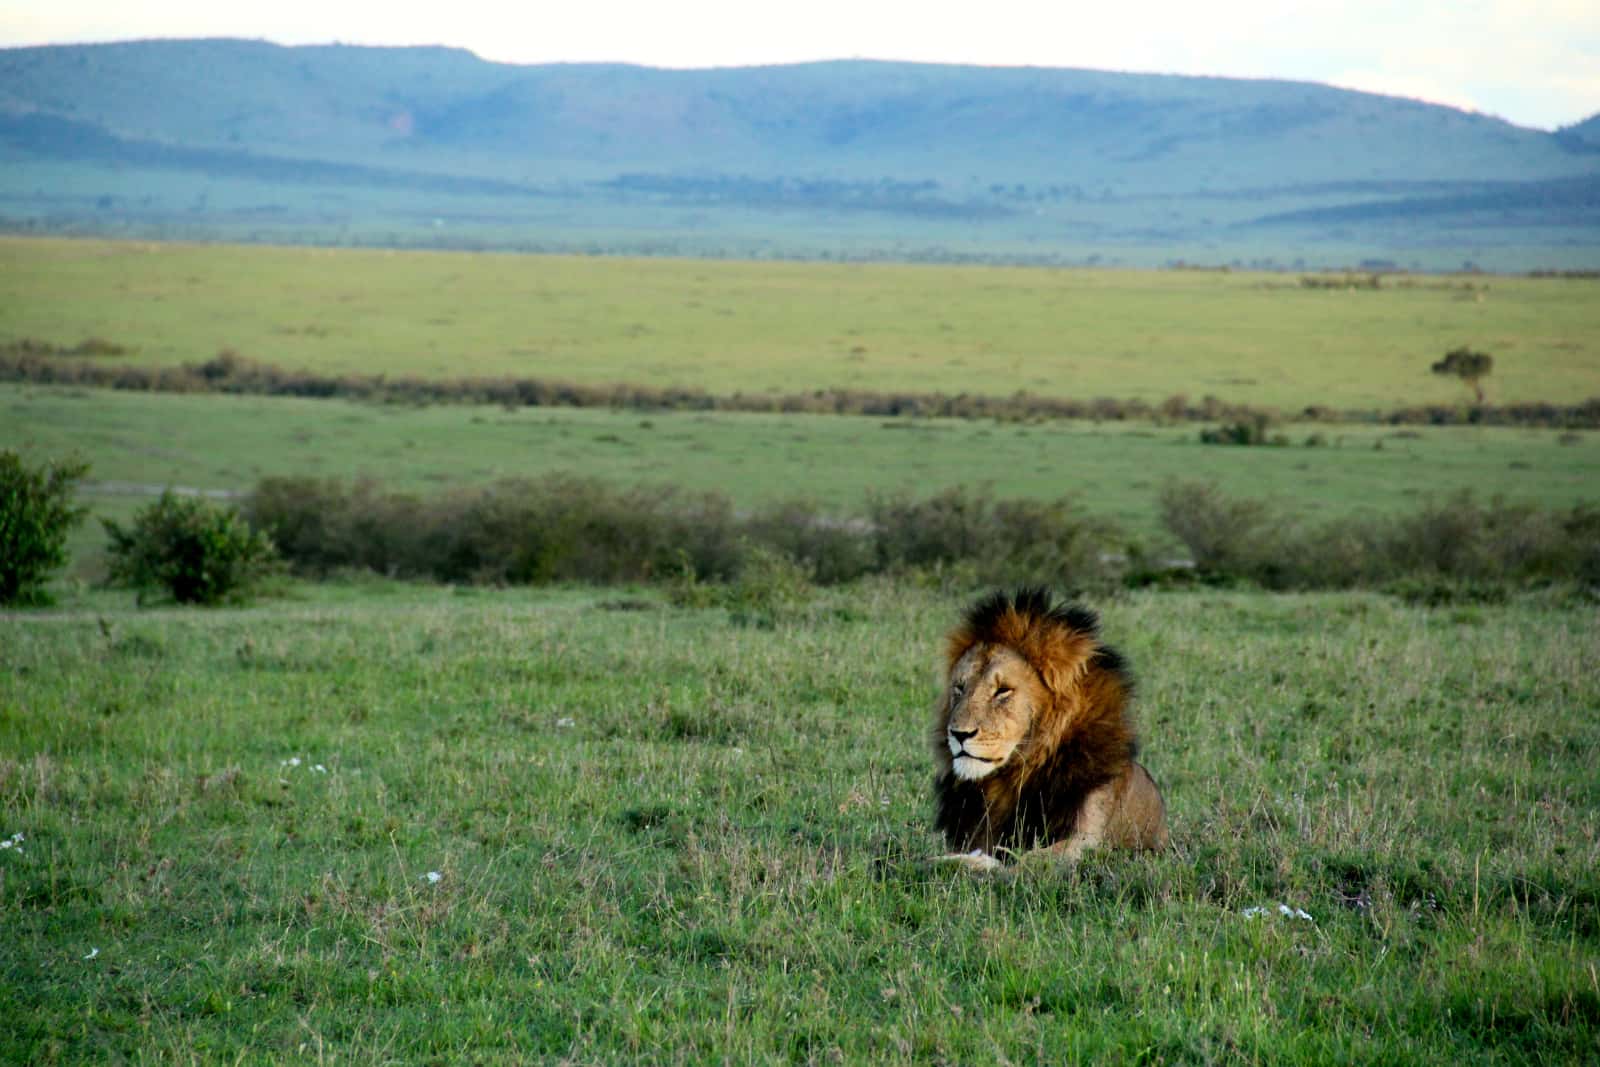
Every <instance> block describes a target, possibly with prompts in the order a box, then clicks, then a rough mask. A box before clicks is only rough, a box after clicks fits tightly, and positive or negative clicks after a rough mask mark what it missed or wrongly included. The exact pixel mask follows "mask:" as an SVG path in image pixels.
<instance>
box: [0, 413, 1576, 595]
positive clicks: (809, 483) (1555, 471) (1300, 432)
mask: <svg viewBox="0 0 1600 1067" xmlns="http://www.w3.org/2000/svg"><path fill="white" fill-rule="evenodd" d="M0 422H3V424H4V428H3V429H0V445H10V446H21V447H23V448H24V449H25V450H26V451H27V452H28V453H29V455H30V456H34V457H35V458H42V457H47V456H60V455H66V454H69V453H72V452H77V453H79V454H81V455H82V456H84V457H85V458H86V459H88V460H89V461H90V462H91V464H92V470H91V472H90V478H91V479H93V480H95V481H97V482H99V483H102V484H104V485H107V486H108V487H114V486H112V483H127V487H130V488H136V487H140V486H142V487H146V490H147V491H159V488H160V487H161V486H165V485H169V484H170V485H179V486H191V487H196V488H202V489H222V490H235V491H243V490H248V489H249V488H250V487H252V486H253V485H254V484H255V483H256V481H257V480H259V479H260V478H261V477H263V476H266V475H274V474H311V475H318V476H324V477H339V478H353V477H358V476H362V475H368V476H372V477H374V478H377V479H379V480H380V481H381V482H383V483H384V484H386V485H389V486H392V487H394V488H399V489H413V490H417V491H433V490H438V489H441V488H445V487H448V486H452V485H482V484H486V483H488V482H490V481H493V480H494V479H496V478H500V477H505V476H509V475H538V474H543V473H548V472H552V471H581V472H583V473H585V474H588V475H593V476H597V477H601V478H604V479H607V480H610V481H613V482H616V483H621V484H635V483H656V484H669V485H677V486H682V487H685V488H690V489H712V490H718V491H720V492H723V493H726V494H727V495H728V496H730V497H731V498H732V500H733V501H734V503H735V505H736V506H738V507H742V508H753V507H759V506H761V505H763V504H768V503H772V502H775V501H778V500H783V499H787V498H794V497H797V496H800V497H808V498H811V499H814V500H818V501H821V502H823V503H824V504H825V505H826V506H828V507H830V508H832V509H835V510H836V511H837V512H839V513H842V514H859V513H860V512H861V510H862V507H863V504H864V502H865V500H866V497H867V495H868V494H869V493H871V492H875V491H876V492H891V491H894V490H898V489H902V488H904V489H908V490H911V491H913V492H915V493H916V494H917V495H919V496H926V495H930V494H931V493H932V492H934V491H935V490H937V489H941V488H945V487H948V486H953V485H966V486H971V487H986V488H988V489H990V490H992V491H993V492H994V494H995V495H997V496H1002V497H1010V496H1019V497H1032V498H1054V497H1057V496H1060V495H1062V494H1074V495H1076V496H1077V497H1078V498H1079V500H1080V501H1081V503H1082V506H1083V507H1084V509H1085V510H1086V511H1088V512H1090V513H1092V514H1095V515H1098V516H1102V517H1108V518H1112V519H1115V520H1117V521H1119V522H1121V523H1122V524H1124V525H1125V526H1126V527H1127V528H1129V529H1130V530H1133V531H1136V532H1140V533H1147V534H1148V533H1154V532H1155V530H1156V528H1157V524H1158V522H1157V508H1156V496H1157V493H1158V492H1159V490H1160V488H1161V486H1162V485H1163V484H1164V483H1165V482H1166V481H1168V480H1169V479H1174V478H1178V479H1193V478H1201V477H1204V478H1212V479H1215V480H1216V481H1217V483H1218V484H1219V485H1220V486H1221V487H1222V488H1223V489H1224V490H1226V491H1227V492H1229V493H1231V494H1236V495H1245V496H1270V497H1274V498H1277V499H1280V500H1287V501H1293V502H1294V506H1295V508H1296V509H1297V510H1298V511H1300V512H1301V513H1302V514H1304V515H1308V516H1313V517H1318V518H1331V517H1333V516H1340V515H1346V514H1349V513H1351V512H1360V511H1362V510H1367V511H1373V512H1391V513H1392V512H1397V511H1409V510H1411V509H1413V508H1414V507H1415V506H1416V505H1417V504H1418V503H1419V501H1421V500H1422V499H1424V498H1426V497H1428V496H1429V495H1444V494H1448V493H1451V492H1455V491H1458V490H1461V489H1471V490H1473V491H1475V492H1477V493H1479V494H1480V495H1483V496H1485V497H1487V496H1491V495H1493V494H1497V493H1501V494H1505V495H1506V496H1507V497H1508V498H1511V499H1515V500H1519V501H1527V502H1532V503H1536V504H1540V505H1544V506H1552V507H1566V506H1571V505H1573V504H1577V503H1582V502H1586V501H1590V500H1593V499H1594V489H1593V471H1594V467H1595V458H1594V450H1595V447H1596V441H1595V439H1594V438H1593V436H1592V435H1581V436H1579V437H1578V438H1577V439H1576V442H1575V443H1568V444H1563V443H1561V442H1562V440H1563V437H1562V434H1561V433H1559V432H1558V431H1553V430H1535V429H1511V428H1497V429H1486V428H1480V427H1424V428H1420V429H1406V430H1400V431H1395V430H1391V429H1386V428H1382V427H1364V426H1348V425H1344V426H1335V427H1311V426H1306V427H1298V428H1296V427H1291V428H1289V431H1288V433H1289V436H1290V439H1291V440H1292V441H1294V442H1295V444H1294V445H1293V446H1291V447H1287V448H1225V447H1217V446H1206V445H1202V444H1200V443H1199V433H1198V430H1197V429H1196V428H1195V427H1194V426H1192V425H1188V426H1182V427H1171V428H1163V427H1154V426H1149V425H1126V424H1120V423H1104V424H1099V425H1096V424H1093V423H1084V422H1053V423H1045V424H1041V425H1031V426H1030V425H1017V424H1009V423H984V422H971V421H961V420H953V419H952V420H907V419H894V420H883V419H873V418H856V417H843V416H778V415H770V416H769V415H741V414H722V413H708V414H689V413H681V412H680V413H663V414H649V415H640V414H638V413H617V412H610V411H597V410H571V409H518V410H511V411H507V410H502V409H499V408H482V407H480V408H471V407H456V406H435V407H429V408H399V407H383V406H375V405H368V404H359V403H349V402H344V401H334V400H300V399H293V398H262V397H228V396H177V395H159V394H140V393H117V392H110V391H98V390H94V391H91V390H70V389H53V388H38V387H18V386H10V385H0ZM1314 433H1319V434H1321V435H1322V436H1323V437H1324V438H1325V439H1326V441H1327V445H1326V446H1324V447H1317V448H1308V447H1305V446H1304V444H1303V442H1304V441H1305V439H1306V438H1308V437H1310V436H1311V435H1312V434H1314ZM1566 440H1568V441H1572V440H1573V438H1572V437H1571V436H1570V435H1569V436H1568V437H1567V438H1566ZM86 499H87V500H88V502H89V503H91V505H92V506H93V507H94V509H95V512H96V514H99V515H104V516H106V517H109V518H113V519H117V520H119V521H125V520H126V519H127V518H128V516H129V514H130V513H131V511H132V509H133V507H134V506H135V505H136V504H139V503H143V502H144V501H146V500H147V499H148V492H135V493H133V494H131V495H130V494H128V493H114V494H107V493H106V492H105V491H104V490H101V491H99V492H96V493H94V494H93V495H91V496H89V497H87V498H86ZM103 540H104V538H103V535H102V534H101V533H100V531H99V527H98V525H94V526H92V527H84V528H81V529H80V530H79V532H78V534H77V535H75V538H74V542H73V545H72V549H73V552H74V555H75V556H77V557H79V559H80V564H81V565H80V567H79V573H80V574H88V573H93V572H94V571H95V569H96V568H97V564H95V563H94V562H93V561H92V557H93V555H94V554H95V553H97V552H98V550H99V548H100V546H101V544H102V543H103Z"/></svg>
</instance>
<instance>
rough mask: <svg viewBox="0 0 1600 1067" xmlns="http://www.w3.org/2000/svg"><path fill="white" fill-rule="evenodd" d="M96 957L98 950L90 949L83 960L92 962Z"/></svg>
mask: <svg viewBox="0 0 1600 1067" xmlns="http://www.w3.org/2000/svg"><path fill="white" fill-rule="evenodd" d="M98 955H100V950H99V949H98V948H91V949H90V950H89V954H88V955H87V956H85V957H83V958H84V959H86V960H92V959H94V958H95V957H96V956H98Z"/></svg>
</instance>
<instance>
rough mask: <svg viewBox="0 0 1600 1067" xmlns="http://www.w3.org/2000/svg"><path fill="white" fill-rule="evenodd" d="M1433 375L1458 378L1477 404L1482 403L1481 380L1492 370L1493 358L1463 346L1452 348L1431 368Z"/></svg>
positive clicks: (1485, 353)
mask: <svg viewBox="0 0 1600 1067" xmlns="http://www.w3.org/2000/svg"><path fill="white" fill-rule="evenodd" d="M1431 369H1432V370H1433V373H1435V374H1445V375H1451V376H1453V377H1456V378H1460V379H1461V380H1462V381H1464V382H1466V383H1467V385H1468V386H1470V387H1471V388H1472V392H1473V394H1474V395H1475V396H1476V397H1477V398H1478V403H1480V404H1482V403H1483V380H1484V379H1485V378H1487V377H1488V376H1489V372H1490V371H1491V370H1493V369H1494V357H1493V356H1491V355H1489V353H1487V352H1474V351H1473V350H1472V349H1470V348H1468V347H1467V346H1465V345H1462V346H1461V347H1460V348H1452V349H1451V350H1450V351H1448V352H1446V353H1445V354H1444V358H1443V359H1441V360H1440V361H1439V362H1437V363H1435V364H1434V365H1433V367H1432V368H1431Z"/></svg>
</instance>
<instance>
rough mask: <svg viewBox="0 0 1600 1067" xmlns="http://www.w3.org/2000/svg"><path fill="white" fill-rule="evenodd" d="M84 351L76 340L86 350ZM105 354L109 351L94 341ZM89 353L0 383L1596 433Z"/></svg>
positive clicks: (1185, 407) (1571, 407)
mask: <svg viewBox="0 0 1600 1067" xmlns="http://www.w3.org/2000/svg"><path fill="white" fill-rule="evenodd" d="M89 343H90V342H84V344H85V345H87V344H89ZM96 343H97V344H104V345H113V347H118V348H120V347H121V346H115V345H114V343H113V342H96ZM94 354H108V353H91V352H88V351H85V350H84V349H83V345H80V346H78V347H77V348H62V347H59V346H54V345H50V344H48V343H46V342H40V341H34V340H27V339H24V340H21V341H13V342H10V343H8V344H4V345H0V381H7V382H28V383H32V384H37V385H69V386H92V387H95V388H101V389H124V390H131V391H134V392H158V393H232V394H237V395H257V396H299V397H340V398H344V399H351V400H369V401H379V402H383V403H405V404H432V403H451V404H498V405H501V406H503V407H508V408H518V407H577V408H588V407H601V408H620V409H627V410H638V411H744V412H764V413H783V414H810V415H871V416H875V417H884V416H893V417H903V416H921V417H941V418H973V419H977V418H994V419H1008V420H1028V419H1092V420H1099V421H1121V420H1129V419H1145V420H1150V419H1159V420H1163V421H1168V422H1178V421H1193V422H1218V421H1222V420H1226V421H1229V422H1232V423H1234V424H1235V425H1247V426H1254V425H1256V424H1257V423H1258V422H1259V423H1260V424H1261V425H1263V426H1265V425H1266V424H1267V423H1269V422H1270V421H1272V420H1274V419H1277V418H1280V417H1289V416H1292V418H1294V419H1295V420H1298V421H1310V422H1360V423H1388V424H1394V425H1400V424H1414V425H1434V426H1455V425H1462V424H1471V425H1483V426H1554V427H1560V428H1565V429H1595V428H1600V397H1590V398H1589V399H1587V400H1584V401H1580V402H1578V403H1575V404H1549V403H1525V404H1500V405H1495V404H1484V403H1478V404H1473V405H1464V404H1463V405H1449V404H1430V405H1417V406H1411V407H1401V408H1394V409H1392V410H1389V411H1358V410H1351V411H1339V410H1335V409H1333V408H1328V407H1323V406H1320V405H1314V406H1312V407H1307V408H1305V409H1303V410H1301V411H1297V412H1292V413H1281V412H1278V411H1275V410H1267V409H1260V408H1254V407H1251V406H1249V405H1243V404H1232V403H1229V402H1227V401H1224V400H1221V399H1219V398H1217V397H1215V396H1207V397H1204V398H1202V399H1201V400H1200V401H1199V402H1192V401H1191V400H1190V399H1189V398H1188V397H1186V396H1182V395H1174V396H1171V397H1168V398H1167V399H1166V400H1164V401H1162V402H1160V403H1159V404H1151V403H1149V402H1147V401H1144V400H1140V399H1137V398H1135V399H1118V398H1115V397H1094V398H1092V399H1081V398H1071V397H1050V396H1039V395H1036V394H1034V393H1029V392H1026V391H1019V392H1016V393H1012V394H1010V395H1008V396H984V395H980V394H973V393H959V394H949V393H918V392H892V393H886V392H878V391H874V390H866V389H815V390H809V391H806V392H800V393H743V392H739V393H731V394H725V395H718V394H714V393H709V392H706V391H705V390H703V389H697V388H687V387H677V386H671V387H660V386H651V385H638V384H628V383H625V382H619V383H611V384H587V385H586V384H579V383H575V382H561V381H553V380H549V379H542V378H511V377H501V378H439V379H435V378H419V377H405V376H402V377H391V376H388V375H382V374H377V375H361V374H344V375H333V374H319V373H316V372H313V371H306V370H288V369H286V368H283V367H279V366H276V365H274V364H271V363H262V362H258V361H256V360H252V359H248V358H246V357H244V356H241V355H239V354H238V353H237V352H234V351H232V350H231V349H224V350H222V351H221V352H219V353H218V354H217V355H216V356H214V357H213V358H211V359H209V360H206V361H204V362H201V363H184V364H182V365H180V366H176V367H140V366H134V365H132V364H126V363H118V364H115V365H108V364H104V363H100V362H96V361H94V360H91V359H86V358H82V357H84V356H88V355H94Z"/></svg>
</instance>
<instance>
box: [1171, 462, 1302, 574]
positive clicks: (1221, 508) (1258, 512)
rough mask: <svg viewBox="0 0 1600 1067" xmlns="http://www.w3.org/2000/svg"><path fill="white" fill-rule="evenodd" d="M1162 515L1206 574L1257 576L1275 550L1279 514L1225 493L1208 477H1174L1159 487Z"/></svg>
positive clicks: (1275, 554)
mask: <svg viewBox="0 0 1600 1067" xmlns="http://www.w3.org/2000/svg"><path fill="white" fill-rule="evenodd" d="M1159 504H1160V509H1161V521H1162V524H1163V525H1165V526H1166V528H1167V530H1168V531H1170V532H1171V533H1172V535H1173V536H1174V537H1176V538H1177V539H1178V540H1179V542H1181V543H1182V544H1183V546H1184V547H1185V548H1186V549H1188V550H1189V557H1190V558H1191V559H1193V560H1194V565H1195V570H1196V571H1198V572H1199V573H1200V575H1201V576H1202V577H1205V578H1213V579H1215V578H1245V577H1252V578H1254V577H1258V576H1259V574H1260V572H1261V571H1262V570H1263V561H1265V560H1270V559H1273V558H1275V557H1278V556H1279V553H1278V551H1277V545H1276V544H1275V541H1276V537H1275V534H1276V531H1277V529H1278V527H1279V525H1280V521H1281V520H1280V519H1279V518H1278V517H1277V516H1275V515H1274V514H1273V513H1272V511H1271V509H1270V508H1269V507H1268V506H1267V505H1266V504H1265V503H1263V502H1261V501H1259V500H1240V499H1237V498H1231V497H1227V496H1224V495H1223V493H1222V491H1221V490H1220V489H1218V488H1217V487H1216V485H1214V484H1211V483H1209V482H1173V483H1170V484H1168V485H1167V486H1165V487H1164V488H1163V489H1162V490H1161V496H1160V499H1159Z"/></svg>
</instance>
